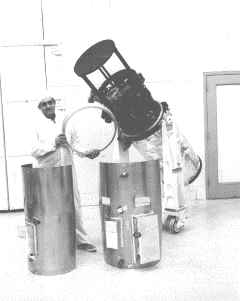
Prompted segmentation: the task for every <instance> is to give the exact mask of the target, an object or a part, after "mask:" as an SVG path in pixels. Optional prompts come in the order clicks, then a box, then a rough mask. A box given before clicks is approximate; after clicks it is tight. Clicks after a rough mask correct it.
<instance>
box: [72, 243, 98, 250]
mask: <svg viewBox="0 0 240 301" xmlns="http://www.w3.org/2000/svg"><path fill="white" fill-rule="evenodd" d="M77 249H80V250H84V251H87V252H96V251H97V248H96V247H95V246H94V245H91V244H80V245H78V246H77Z"/></svg>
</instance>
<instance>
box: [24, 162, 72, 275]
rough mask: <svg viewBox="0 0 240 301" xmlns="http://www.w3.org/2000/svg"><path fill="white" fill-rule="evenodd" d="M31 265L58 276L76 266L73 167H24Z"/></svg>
mask: <svg viewBox="0 0 240 301" xmlns="http://www.w3.org/2000/svg"><path fill="white" fill-rule="evenodd" d="M22 175H23V189H24V211H25V223H26V228H27V239H28V250H29V254H28V268H29V270H30V271H31V272H32V273H34V274H39V275H58V274H64V273H67V272H70V271H72V270H73V269H75V267H76V227H75V209H74V198H73V179H72V166H70V165H68V166H60V167H52V168H32V165H30V164H29V165H23V166H22Z"/></svg>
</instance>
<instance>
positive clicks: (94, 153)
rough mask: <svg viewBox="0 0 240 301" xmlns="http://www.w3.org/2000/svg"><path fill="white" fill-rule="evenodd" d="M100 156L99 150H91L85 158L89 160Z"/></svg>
mask: <svg viewBox="0 0 240 301" xmlns="http://www.w3.org/2000/svg"><path fill="white" fill-rule="evenodd" d="M99 154H100V150H98V149H91V150H90V151H86V152H85V157H87V158H89V159H95V158H96V157H98V156H99Z"/></svg>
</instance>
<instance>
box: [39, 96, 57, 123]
mask: <svg viewBox="0 0 240 301" xmlns="http://www.w3.org/2000/svg"><path fill="white" fill-rule="evenodd" d="M39 109H40V110H41V111H42V113H43V115H44V116H45V117H47V118H51V117H52V116H53V115H54V113H55V100H54V99H53V98H51V97H47V98H44V99H43V100H42V101H41V104H40V107H39Z"/></svg>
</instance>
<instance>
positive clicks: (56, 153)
mask: <svg viewBox="0 0 240 301" xmlns="http://www.w3.org/2000/svg"><path fill="white" fill-rule="evenodd" d="M39 113H40V114H38V115H37V116H36V118H35V119H34V125H33V127H32V129H31V132H32V133H31V142H30V148H31V150H30V152H31V155H32V156H33V158H34V162H33V167H34V168H46V167H58V166H64V165H72V172H73V192H74V203H75V216H76V237H77V244H81V243H90V241H89V238H88V236H87V233H86V230H85V229H84V227H83V222H82V213H81V198H80V192H79V188H78V184H77V175H76V169H75V166H74V164H73V163H74V162H73V154H72V151H71V150H70V149H69V148H68V147H67V146H61V147H58V148H56V146H55V138H56V137H57V136H58V135H59V134H61V133H62V122H63V120H64V114H63V113H61V112H59V111H57V112H56V118H55V122H53V121H52V120H51V119H48V118H46V117H45V116H44V115H43V114H42V112H41V111H39ZM65 134H66V137H67V140H68V142H69V143H70V144H73V142H74V141H75V140H76V139H75V138H76V130H75V129H71V131H66V133H65ZM76 143H78V140H76V141H75V144H76ZM74 147H75V145H74Z"/></svg>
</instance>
